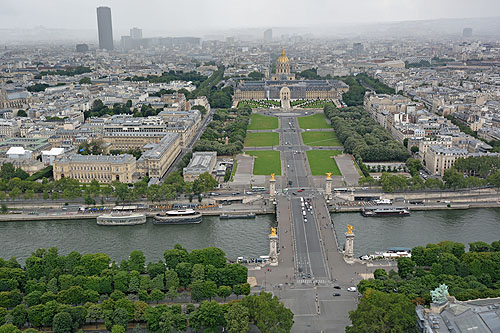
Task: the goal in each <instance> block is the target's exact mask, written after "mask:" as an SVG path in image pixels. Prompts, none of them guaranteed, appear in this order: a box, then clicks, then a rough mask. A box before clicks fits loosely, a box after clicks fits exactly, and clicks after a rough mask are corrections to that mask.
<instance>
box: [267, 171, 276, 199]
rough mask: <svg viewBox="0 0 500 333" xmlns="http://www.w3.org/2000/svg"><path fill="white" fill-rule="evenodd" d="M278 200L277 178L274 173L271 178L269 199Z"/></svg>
mask: <svg viewBox="0 0 500 333" xmlns="http://www.w3.org/2000/svg"><path fill="white" fill-rule="evenodd" d="M275 200H276V178H274V173H272V174H271V178H270V179H269V201H271V202H274V201H275Z"/></svg>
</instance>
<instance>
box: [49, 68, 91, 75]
mask: <svg viewBox="0 0 500 333" xmlns="http://www.w3.org/2000/svg"><path fill="white" fill-rule="evenodd" d="M90 72H92V70H91V69H90V68H89V67H85V66H77V67H68V68H67V69H64V70H63V69H58V70H55V71H45V72H40V75H42V76H44V75H63V76H75V75H80V74H85V73H90Z"/></svg>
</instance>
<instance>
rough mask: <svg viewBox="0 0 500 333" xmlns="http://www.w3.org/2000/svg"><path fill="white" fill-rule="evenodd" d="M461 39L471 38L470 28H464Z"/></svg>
mask: <svg viewBox="0 0 500 333" xmlns="http://www.w3.org/2000/svg"><path fill="white" fill-rule="evenodd" d="M462 37H465V38H467V37H472V28H464V30H463V32H462Z"/></svg>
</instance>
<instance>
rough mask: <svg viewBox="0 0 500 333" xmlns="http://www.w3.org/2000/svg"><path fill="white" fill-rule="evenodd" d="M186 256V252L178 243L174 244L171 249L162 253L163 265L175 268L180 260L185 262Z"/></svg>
mask: <svg viewBox="0 0 500 333" xmlns="http://www.w3.org/2000/svg"><path fill="white" fill-rule="evenodd" d="M187 256H188V252H187V251H186V249H185V248H183V247H182V246H181V245H179V244H175V246H174V248H173V249H170V250H166V251H165V252H164V253H163V257H164V258H165V265H166V266H167V268H169V269H176V267H177V265H178V264H179V263H181V262H185V261H186V259H187Z"/></svg>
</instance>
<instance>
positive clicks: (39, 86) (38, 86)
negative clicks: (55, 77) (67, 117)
mask: <svg viewBox="0 0 500 333" xmlns="http://www.w3.org/2000/svg"><path fill="white" fill-rule="evenodd" d="M48 87H49V85H48V84H45V83H37V84H34V85H32V86H29V87H27V88H26V90H28V91H29V92H40V91H45V89H47V88H48Z"/></svg>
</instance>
